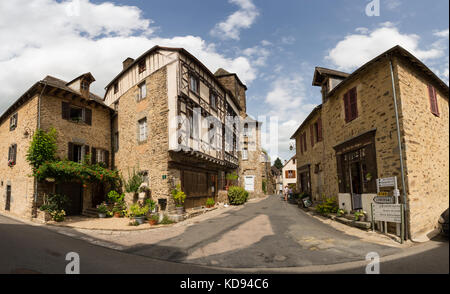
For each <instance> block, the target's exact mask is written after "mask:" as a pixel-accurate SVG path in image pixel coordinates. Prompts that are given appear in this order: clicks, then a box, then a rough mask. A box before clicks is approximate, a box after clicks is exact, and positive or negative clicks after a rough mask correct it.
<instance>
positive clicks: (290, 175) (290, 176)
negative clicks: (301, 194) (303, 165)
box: [285, 170, 295, 179]
mask: <svg viewBox="0 0 450 294" xmlns="http://www.w3.org/2000/svg"><path fill="white" fill-rule="evenodd" d="M285 175H286V179H295V170H287V171H286V174H285Z"/></svg>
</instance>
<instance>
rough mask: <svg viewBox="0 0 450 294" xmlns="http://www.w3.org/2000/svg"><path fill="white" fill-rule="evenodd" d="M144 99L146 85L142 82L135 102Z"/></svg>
mask: <svg viewBox="0 0 450 294" xmlns="http://www.w3.org/2000/svg"><path fill="white" fill-rule="evenodd" d="M145 97H147V85H146V84H145V82H143V83H141V84H140V85H139V94H138V99H137V100H138V101H141V100H142V99H144V98H145Z"/></svg>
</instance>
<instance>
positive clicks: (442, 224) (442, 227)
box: [439, 208, 448, 237]
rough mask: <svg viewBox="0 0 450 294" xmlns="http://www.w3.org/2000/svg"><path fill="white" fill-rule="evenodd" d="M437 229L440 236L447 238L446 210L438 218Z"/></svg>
mask: <svg viewBox="0 0 450 294" xmlns="http://www.w3.org/2000/svg"><path fill="white" fill-rule="evenodd" d="M439 229H440V231H441V233H442V234H444V235H445V236H447V237H448V208H447V210H446V211H444V213H443V214H441V217H440V218H439Z"/></svg>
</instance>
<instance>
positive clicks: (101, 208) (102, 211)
mask: <svg viewBox="0 0 450 294" xmlns="http://www.w3.org/2000/svg"><path fill="white" fill-rule="evenodd" d="M97 213H98V217H99V218H105V217H106V214H107V213H108V207H107V206H106V204H105V203H102V204H100V205H97Z"/></svg>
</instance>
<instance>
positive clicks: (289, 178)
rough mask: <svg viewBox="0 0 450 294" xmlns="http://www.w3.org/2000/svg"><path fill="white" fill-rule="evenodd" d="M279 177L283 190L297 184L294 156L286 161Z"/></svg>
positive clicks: (295, 159)
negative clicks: (280, 177)
mask: <svg viewBox="0 0 450 294" xmlns="http://www.w3.org/2000/svg"><path fill="white" fill-rule="evenodd" d="M281 176H282V177H283V189H284V188H285V187H286V186H289V185H294V186H295V185H296V184H297V158H296V156H293V157H291V159H289V160H288V161H286V162H285V163H284V166H283V168H282V169H281Z"/></svg>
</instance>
